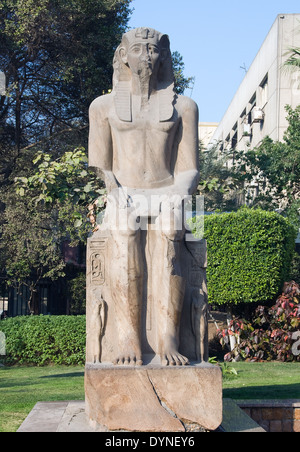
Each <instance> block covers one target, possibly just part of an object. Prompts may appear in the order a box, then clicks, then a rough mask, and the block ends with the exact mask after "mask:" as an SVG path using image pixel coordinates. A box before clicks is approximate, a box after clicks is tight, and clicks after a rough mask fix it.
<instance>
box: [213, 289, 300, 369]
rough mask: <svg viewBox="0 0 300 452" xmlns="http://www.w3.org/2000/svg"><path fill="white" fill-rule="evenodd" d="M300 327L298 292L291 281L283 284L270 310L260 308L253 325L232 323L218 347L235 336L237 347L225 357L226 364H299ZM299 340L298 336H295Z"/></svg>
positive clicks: (245, 322) (220, 333) (237, 320)
mask: <svg viewBox="0 0 300 452" xmlns="http://www.w3.org/2000/svg"><path fill="white" fill-rule="evenodd" d="M299 327H300V288H299V285H297V284H296V283H295V282H294V281H292V282H291V283H286V284H285V286H284V291H283V293H282V295H281V296H280V297H278V299H277V301H276V303H275V305H274V306H272V307H271V308H268V307H266V306H259V307H258V308H257V309H256V311H255V315H254V318H253V321H252V322H248V321H246V320H239V319H234V320H232V321H231V323H230V325H229V326H228V329H226V330H223V331H220V332H219V338H220V342H221V344H222V345H223V346H224V345H225V344H227V343H228V336H235V337H236V339H237V345H236V346H235V348H234V350H233V351H231V352H230V353H228V354H227V355H226V356H225V360H226V361H232V360H240V359H246V360H248V361H263V360H267V361H272V360H276V361H285V362H292V361H300V354H299V353H298V351H296V353H295V350H294V348H293V347H294V346H295V341H296V337H295V336H294V334H293V333H296V332H297V331H299ZM297 338H298V335H297Z"/></svg>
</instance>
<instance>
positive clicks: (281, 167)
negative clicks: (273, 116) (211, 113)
mask: <svg viewBox="0 0 300 452" xmlns="http://www.w3.org/2000/svg"><path fill="white" fill-rule="evenodd" d="M286 110H287V113H288V116H287V120H288V123H289V126H288V128H287V130H286V132H285V134H284V138H283V141H282V142H279V141H273V140H272V139H271V138H269V137H266V138H265V139H264V140H263V141H262V143H261V145H260V146H259V147H258V148H256V149H253V150H249V151H248V152H246V153H242V154H241V155H240V160H239V161H238V163H237V165H236V169H235V171H236V172H237V173H239V174H244V178H245V180H246V181H248V182H251V181H252V180H253V178H254V177H255V178H256V182H257V185H258V188H259V195H258V196H257V197H256V198H255V199H254V200H252V202H253V205H255V206H257V205H259V206H261V207H263V208H264V209H266V210H276V209H279V210H280V211H281V212H282V213H285V215H287V216H288V217H289V218H290V219H291V220H292V221H293V223H294V224H295V225H298V221H299V213H298V209H299V208H300V106H298V107H296V108H295V109H294V110H293V109H292V108H291V107H289V106H287V107H286Z"/></svg>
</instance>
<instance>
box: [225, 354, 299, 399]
mask: <svg viewBox="0 0 300 452" xmlns="http://www.w3.org/2000/svg"><path fill="white" fill-rule="evenodd" d="M228 367H229V369H230V368H231V367H233V368H234V369H235V370H236V371H237V374H238V375H237V377H234V376H231V374H230V373H228V377H226V374H225V378H224V381H223V396H224V397H226V398H230V399H236V400H240V399H300V364H299V363H281V362H264V363H247V362H239V363H230V364H229V365H228Z"/></svg>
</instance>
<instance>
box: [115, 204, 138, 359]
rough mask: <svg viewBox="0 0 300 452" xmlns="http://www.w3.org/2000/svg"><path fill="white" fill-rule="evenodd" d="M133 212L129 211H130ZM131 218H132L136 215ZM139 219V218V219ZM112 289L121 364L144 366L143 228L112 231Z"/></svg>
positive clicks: (118, 356)
mask: <svg viewBox="0 0 300 452" xmlns="http://www.w3.org/2000/svg"><path fill="white" fill-rule="evenodd" d="M128 215H129V214H128ZM130 215H131V220H132V215H133V213H131V214H130ZM135 221H138V220H137V219H135ZM112 236H113V245H112V249H111V250H110V253H111V257H112V259H111V268H110V270H109V271H110V280H111V292H112V297H113V301H114V308H115V316H116V334H117V335H118V336H119V354H118V355H117V356H116V358H115V360H114V364H118V365H133V366H134V365H142V353H141V331H140V329H141V308H142V297H143V258H142V250H141V240H140V236H141V231H140V229H139V228H137V229H135V228H130V227H128V228H125V229H124V230H114V231H112Z"/></svg>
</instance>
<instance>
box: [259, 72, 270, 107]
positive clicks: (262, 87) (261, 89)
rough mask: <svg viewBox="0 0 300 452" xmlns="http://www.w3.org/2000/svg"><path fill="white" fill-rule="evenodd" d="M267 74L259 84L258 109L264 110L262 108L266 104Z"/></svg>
mask: <svg viewBox="0 0 300 452" xmlns="http://www.w3.org/2000/svg"><path fill="white" fill-rule="evenodd" d="M268 81H269V79H268V74H267V75H266V76H265V77H264V79H263V81H262V82H261V84H260V85H259V95H260V107H261V108H264V106H265V105H266V104H267V102H268V91H269V90H268V88H269V84H268Z"/></svg>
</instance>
